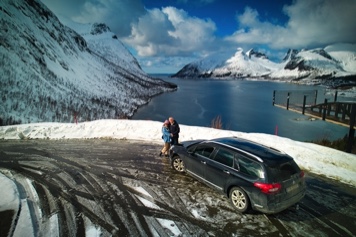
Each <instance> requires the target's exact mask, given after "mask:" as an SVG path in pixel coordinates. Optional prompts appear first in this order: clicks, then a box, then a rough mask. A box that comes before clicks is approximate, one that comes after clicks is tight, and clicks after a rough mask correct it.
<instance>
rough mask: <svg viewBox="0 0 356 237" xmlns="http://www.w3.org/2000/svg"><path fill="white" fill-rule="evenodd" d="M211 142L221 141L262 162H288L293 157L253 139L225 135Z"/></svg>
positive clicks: (222, 143) (220, 142)
mask: <svg viewBox="0 0 356 237" xmlns="http://www.w3.org/2000/svg"><path fill="white" fill-rule="evenodd" d="M209 141H210V142H214V143H219V144H221V145H224V146H228V147H231V148H233V149H237V150H240V151H241V150H242V151H244V152H247V153H249V154H252V155H253V156H254V157H255V158H256V159H258V160H259V161H261V162H266V163H269V164H275V163H276V162H277V163H280V162H287V161H290V160H292V159H293V158H292V157H290V156H289V155H287V154H286V153H284V152H282V151H279V150H277V149H275V148H273V147H268V146H265V145H262V144H259V143H256V142H253V141H249V140H246V139H242V138H237V137H223V138H216V139H212V140H209Z"/></svg>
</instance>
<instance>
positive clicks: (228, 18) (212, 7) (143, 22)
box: [41, 0, 356, 73]
mask: <svg viewBox="0 0 356 237" xmlns="http://www.w3.org/2000/svg"><path fill="white" fill-rule="evenodd" d="M41 1H42V2H43V3H44V4H45V5H46V6H47V7H48V8H50V9H51V10H52V11H53V12H54V13H55V14H56V15H57V16H58V17H59V18H61V17H65V18H69V19H71V20H73V21H76V22H80V23H93V22H104V23H106V24H107V25H108V26H109V27H110V29H111V30H112V31H113V32H114V33H115V34H117V36H118V37H119V39H120V40H121V41H122V42H123V43H124V44H125V45H126V46H127V48H128V49H129V50H130V52H131V53H132V54H133V55H134V56H135V57H136V58H137V60H138V61H139V63H140V65H141V66H142V68H143V69H144V70H145V71H146V72H147V73H175V72H177V71H178V70H180V69H181V68H182V67H183V66H184V65H186V64H188V63H190V62H192V61H196V60H198V59H201V58H203V57H205V56H208V55H210V54H212V53H215V52H221V51H228V52H231V51H232V52H234V51H236V49H237V48H239V47H240V48H243V49H244V50H245V51H247V50H249V49H251V48H254V49H255V50H258V51H261V52H263V53H265V54H267V56H268V57H269V58H270V59H271V60H274V61H278V60H281V59H282V58H283V56H284V54H285V53H286V52H287V50H288V49H289V48H293V49H304V48H305V49H311V48H319V47H325V46H326V45H330V44H334V43H356V21H355V20H354V13H355V12H356V0H313V1H310V0H273V1H265V0H253V1H251V0H236V1H231V0H164V1H162V0H130V1H129V0H76V1H75V2H74V1H72V0H61V1H52V0H41Z"/></svg>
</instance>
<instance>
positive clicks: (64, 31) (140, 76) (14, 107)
mask: <svg viewBox="0 0 356 237" xmlns="http://www.w3.org/2000/svg"><path fill="white" fill-rule="evenodd" d="M0 13H1V14H0V20H1V22H2V26H1V27H2V31H3V32H4V34H2V36H1V40H0V55H1V56H0V57H1V60H0V64H1V72H0V75H2V79H1V80H0V93H1V100H2V103H0V125H10V124H21V123H33V122H73V121H90V120H95V119H103V118H127V117H130V116H132V115H133V113H134V112H135V111H136V110H137V108H138V107H140V106H142V105H144V104H146V103H148V102H149V101H150V99H151V98H152V97H153V96H156V95H158V94H161V93H163V92H167V91H172V90H176V88H177V87H176V85H173V84H170V83H167V82H164V81H162V80H160V79H155V78H152V77H150V76H148V75H147V74H146V73H145V72H143V71H142V69H141V67H140V66H139V64H138V63H137V60H136V59H135V58H134V57H133V56H132V55H131V53H130V52H128V50H127V49H126V48H125V47H124V45H123V44H122V43H121V42H120V41H119V40H118V39H117V38H116V39H115V37H114V34H113V33H112V32H109V31H107V30H106V31H97V32H96V34H95V35H91V36H90V37H91V38H88V37H89V36H88V35H84V36H82V35H80V34H78V33H77V32H76V31H75V30H73V29H71V28H69V27H67V26H65V25H63V24H62V23H61V22H60V21H59V20H58V18H57V17H56V16H55V15H54V14H53V13H52V12H51V11H50V10H49V9H48V8H47V7H46V6H45V5H44V4H43V3H41V2H40V1H38V0H24V1H22V0H21V1H20V0H13V1H12V0H11V1H10V0H4V1H1V2H0ZM109 39H110V40H109ZM109 41H110V44H108V43H107V42H109ZM104 47H106V50H105V51H100V49H102V48H104ZM110 47H111V48H110ZM108 52H112V55H109V54H108ZM115 53H117V54H118V56H113V55H115Z"/></svg>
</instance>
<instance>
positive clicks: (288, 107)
mask: <svg viewBox="0 0 356 237" xmlns="http://www.w3.org/2000/svg"><path fill="white" fill-rule="evenodd" d="M289 95H290V92H288V96H287V110H289Z"/></svg>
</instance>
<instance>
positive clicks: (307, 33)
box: [226, 0, 356, 49]
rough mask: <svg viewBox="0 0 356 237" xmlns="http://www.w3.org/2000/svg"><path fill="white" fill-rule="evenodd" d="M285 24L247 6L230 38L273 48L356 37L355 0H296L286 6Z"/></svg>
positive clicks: (239, 42)
mask: <svg viewBox="0 0 356 237" xmlns="http://www.w3.org/2000/svg"><path fill="white" fill-rule="evenodd" d="M284 12H285V13H286V14H287V16H289V21H288V23H287V24H286V25H284V26H281V25H274V24H272V23H270V22H268V21H266V22H262V21H260V19H259V15H258V12H257V11H256V10H253V9H251V8H246V9H245V11H244V13H243V14H241V15H238V16H237V20H238V23H239V24H240V28H239V29H238V30H237V31H236V32H235V33H234V34H233V35H232V36H229V37H226V40H227V41H232V42H235V43H238V44H246V43H248V44H260V45H262V44H267V45H269V47H271V48H274V49H283V48H303V47H308V46H309V47H314V46H320V45H326V44H332V43H336V42H354V41H355V39H356V31H355V29H356V21H355V20H354V14H355V12H356V2H355V0H340V1H337V0H313V1H309V0H297V1H295V2H294V3H293V4H292V5H290V6H285V7H284Z"/></svg>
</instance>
